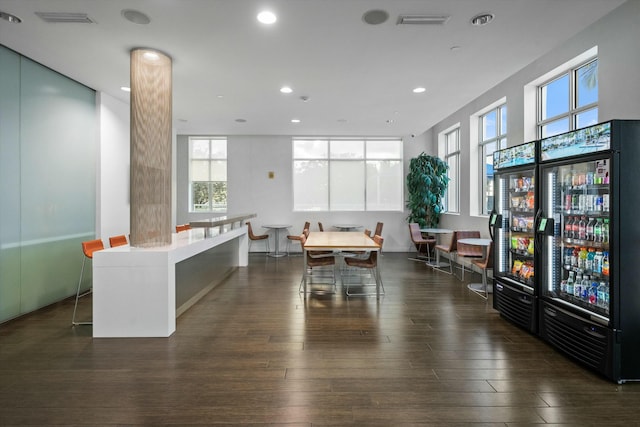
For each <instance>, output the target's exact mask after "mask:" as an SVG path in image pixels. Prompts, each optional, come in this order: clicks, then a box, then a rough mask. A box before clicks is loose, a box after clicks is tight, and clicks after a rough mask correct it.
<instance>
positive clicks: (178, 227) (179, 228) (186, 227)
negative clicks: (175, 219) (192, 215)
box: [176, 224, 191, 233]
mask: <svg viewBox="0 0 640 427" xmlns="http://www.w3.org/2000/svg"><path fill="white" fill-rule="evenodd" d="M186 230H191V225H189V224H182V225H176V233H179V232H181V231H186Z"/></svg>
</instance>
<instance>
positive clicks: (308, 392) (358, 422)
mask: <svg viewBox="0 0 640 427" xmlns="http://www.w3.org/2000/svg"><path fill="white" fill-rule="evenodd" d="M301 264H302V258H301V257H289V258H280V259H274V258H269V257H265V256H263V255H259V254H254V255H251V257H250V266H249V267H248V268H242V269H239V270H238V271H237V272H236V273H234V274H233V275H232V277H231V278H230V279H229V280H228V281H226V282H225V283H224V284H222V285H220V286H219V287H218V288H216V289H214V290H213V291H212V292H211V293H209V294H208V295H207V296H206V297H205V298H204V299H203V300H201V301H200V302H199V303H198V304H196V305H195V306H194V307H192V308H191V309H190V310H189V311H187V312H186V313H185V314H184V315H182V316H181V317H180V318H179V319H178V326H177V331H176V333H175V334H174V335H173V336H172V337H170V338H166V339H159V338H158V339H156V338H154V339H92V338H91V327H90V326H84V327H76V328H71V327H70V320H71V314H72V309H73V304H72V301H65V302H63V303H61V304H58V305H56V306H54V307H50V308H47V309H45V310H42V311H40V312H37V313H35V314H33V315H29V316H26V317H24V318H22V319H19V320H16V321H13V322H9V323H5V324H3V325H0V425H2V426H9V425H140V424H146V425H160V424H177V425H189V424H201V425H202V424H204V425H211V424H223V425H232V424H237V425H288V426H327V425H354V426H400V425H402V426H445V425H451V426H453V425H468V424H475V425H486V426H520V425H531V424H543V423H547V424H555V425H560V424H562V425H575V426H588V425H593V426H603V425H607V426H610V425H620V426H622V425H624V426H629V425H640V384H625V385H622V386H621V385H617V384H614V383H611V382H608V381H607V380H604V379H602V378H600V377H599V376H597V375H594V374H592V373H590V372H589V371H587V370H585V369H583V368H582V367H580V366H578V365H576V364H575V363H573V362H572V361H570V360H568V359H566V358H565V357H564V356H562V355H561V354H559V353H557V352H556V351H554V350H553V349H552V348H550V347H548V346H547V345H545V344H544V343H543V342H541V341H540V340H538V339H537V338H535V337H533V336H531V335H529V334H528V333H526V332H524V331H522V330H520V329H518V328H517V327H515V326H513V325H511V324H509V323H508V322H506V321H505V320H503V319H501V318H500V317H499V315H498V314H497V313H496V312H495V311H494V310H493V309H492V308H491V303H490V302H489V303H487V302H485V301H484V300H482V299H481V298H479V297H478V296H477V295H475V294H472V293H471V292H469V291H468V290H467V288H466V286H465V284H463V283H461V282H460V281H458V280H457V279H455V278H453V277H452V276H449V275H447V274H443V273H437V272H436V273H434V272H432V271H430V270H429V269H428V268H426V267H425V266H424V265H423V264H421V263H418V262H414V261H409V260H407V254H400V253H387V254H385V255H384V256H383V257H382V266H383V277H384V284H385V287H386V292H387V293H386V295H385V296H384V297H383V298H382V299H381V300H380V301H376V299H375V298H371V297H351V298H348V299H347V298H345V297H344V296H342V295H343V294H342V292H340V293H339V294H338V295H324V296H323V295H312V296H310V297H309V298H308V299H307V301H305V300H304V299H303V298H302V296H301V295H300V294H299V293H298V284H299V280H300V272H301ZM467 277H468V275H467ZM471 279H473V280H474V281H477V280H478V279H479V276H478V275H475V276H473V277H471ZM140 304H144V301H140ZM90 308H91V300H90V297H86V298H85V299H83V300H82V302H81V310H80V314H81V316H85V317H89V316H90ZM639 339H640V337H639ZM638 363H640V361H638Z"/></svg>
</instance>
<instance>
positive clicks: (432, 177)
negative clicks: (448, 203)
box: [406, 153, 449, 227]
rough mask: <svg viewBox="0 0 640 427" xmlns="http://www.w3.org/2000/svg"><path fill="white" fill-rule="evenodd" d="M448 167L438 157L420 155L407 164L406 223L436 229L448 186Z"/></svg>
mask: <svg viewBox="0 0 640 427" xmlns="http://www.w3.org/2000/svg"><path fill="white" fill-rule="evenodd" d="M447 169H449V166H448V165H447V164H446V163H445V162H444V161H443V160H442V159H440V158H439V157H434V156H429V155H427V154H425V153H420V155H419V156H418V157H415V158H413V159H411V161H410V162H409V174H408V175H407V189H408V190H409V196H408V200H407V202H406V205H407V208H408V209H409V216H408V217H407V222H410V223H411V222H417V223H418V224H420V227H437V226H438V223H439V222H440V214H441V213H442V211H443V209H444V208H443V205H442V198H443V197H444V195H445V192H446V190H447V185H448V184H449V177H448V176H447Z"/></svg>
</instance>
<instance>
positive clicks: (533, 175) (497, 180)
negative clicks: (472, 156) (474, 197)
mask: <svg viewBox="0 0 640 427" xmlns="http://www.w3.org/2000/svg"><path fill="white" fill-rule="evenodd" d="M536 147H537V142H535V141H534V142H529V143H526V144H521V145H517V146H514V147H509V148H505V149H503V150H499V151H496V152H494V153H493V168H494V190H495V191H494V194H495V197H494V210H493V212H492V213H491V215H490V219H489V229H490V232H491V236H492V237H493V240H494V244H493V247H494V253H493V255H494V257H493V259H494V266H493V307H494V309H496V310H498V311H499V312H500V315H501V316H502V317H504V318H506V319H508V320H510V321H511V322H513V323H515V324H517V325H519V326H521V327H523V328H525V329H527V330H528V331H530V332H533V333H535V332H536V330H537V298H538V287H537V285H536V270H537V266H536V263H537V260H536V252H535V233H534V230H535V228H534V227H535V223H536V212H537V209H538V202H537V200H538V192H537V187H538V176H537V165H536V153H537V149H536Z"/></svg>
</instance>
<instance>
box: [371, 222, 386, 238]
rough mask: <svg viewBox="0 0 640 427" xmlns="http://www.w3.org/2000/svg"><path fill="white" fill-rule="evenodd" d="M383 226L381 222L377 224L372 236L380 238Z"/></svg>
mask: <svg viewBox="0 0 640 427" xmlns="http://www.w3.org/2000/svg"><path fill="white" fill-rule="evenodd" d="M383 226H384V223H383V222H378V223H377V224H376V229H375V231H374V232H373V235H374V236H382V227H383Z"/></svg>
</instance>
